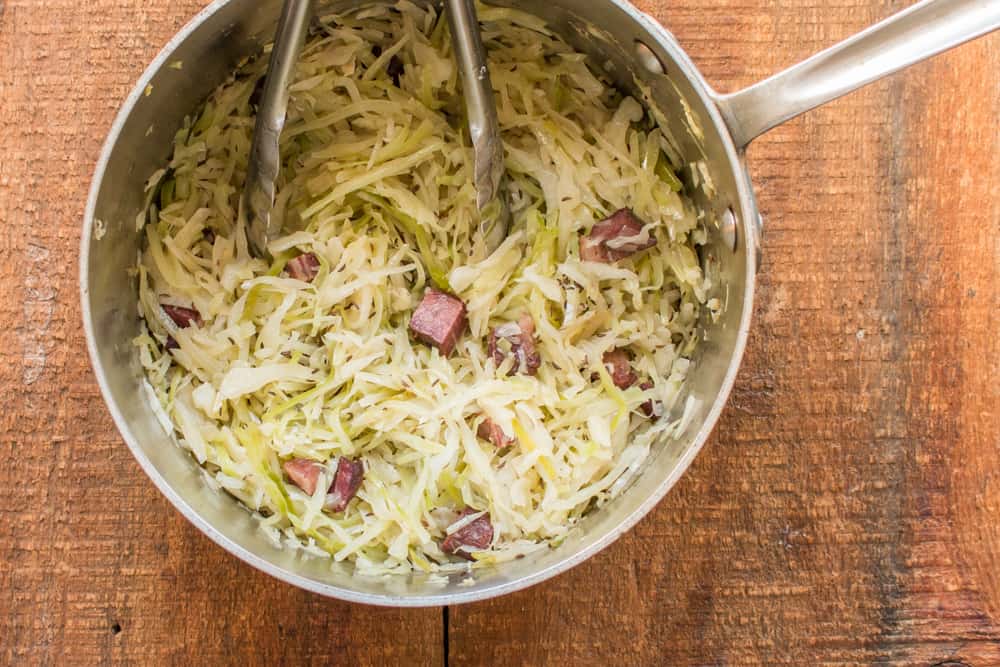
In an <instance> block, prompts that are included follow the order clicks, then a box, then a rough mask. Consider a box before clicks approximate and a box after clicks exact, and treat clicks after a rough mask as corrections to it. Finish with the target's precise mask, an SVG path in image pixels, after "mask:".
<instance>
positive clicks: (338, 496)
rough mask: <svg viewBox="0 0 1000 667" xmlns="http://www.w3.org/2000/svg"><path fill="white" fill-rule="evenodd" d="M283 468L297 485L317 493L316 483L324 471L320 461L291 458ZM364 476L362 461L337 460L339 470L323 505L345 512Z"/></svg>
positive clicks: (310, 493) (333, 510)
mask: <svg viewBox="0 0 1000 667" xmlns="http://www.w3.org/2000/svg"><path fill="white" fill-rule="evenodd" d="M282 469H283V470H284V471H285V474H286V475H288V479H290V480H292V482H293V483H294V484H295V486H297V487H299V488H300V489H302V490H303V491H305V492H306V493H308V494H309V495H310V496H311V495H313V494H314V493H316V485H317V484H318V483H319V476H320V473H322V472H323V466H321V465H320V464H319V463H317V462H316V461H310V460H309V459H291V460H290V461H286V462H285V465H283V466H282ZM364 478H365V466H364V464H363V463H362V462H361V461H354V460H352V459H348V458H345V457H341V459H340V460H339V461H338V462H337V472H336V474H335V475H334V477H333V484H331V485H330V488H329V490H328V492H327V496H326V502H325V503H323V507H325V508H326V509H328V510H330V511H332V512H343V511H344V510H345V509H347V505H348V503H350V502H351V499H352V498H354V496H355V495H357V493H358V489H360V488H361V482H362V481H363V480H364Z"/></svg>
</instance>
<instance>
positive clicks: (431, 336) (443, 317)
mask: <svg viewBox="0 0 1000 667" xmlns="http://www.w3.org/2000/svg"><path fill="white" fill-rule="evenodd" d="M465 321H466V320H465V304H464V303H462V301H461V300H460V299H457V298H456V297H453V296H452V295H451V294H447V293H445V292H441V291H439V290H436V289H434V288H433V287H429V288H428V289H427V291H426V292H425V293H424V299H423V301H421V302H420V305H419V306H417V309H416V310H415V311H413V317H411V318H410V332H411V333H412V334H413V337H414V338H416V339H417V340H420V341H423V342H424V343H427V344H428V345H433V346H434V347H436V348H437V349H438V351H439V352H440V353H441V354H442V355H444V356H446V357H447V356H448V355H449V354H451V351H452V350H453V349H455V343H457V342H458V339H459V337H460V336H461V335H462V332H463V331H465Z"/></svg>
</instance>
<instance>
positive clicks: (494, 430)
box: [476, 417, 514, 449]
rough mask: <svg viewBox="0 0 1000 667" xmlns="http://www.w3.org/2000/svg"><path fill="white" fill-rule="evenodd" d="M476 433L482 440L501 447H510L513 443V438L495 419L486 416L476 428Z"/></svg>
mask: <svg viewBox="0 0 1000 667" xmlns="http://www.w3.org/2000/svg"><path fill="white" fill-rule="evenodd" d="M476 435H478V436H479V437H480V438H482V439H483V440H489V441H490V442H492V443H493V444H494V445H496V446H497V447H499V448H500V449H503V448H504V447H510V446H511V445H513V444H514V438H511V437H510V436H508V435H507V434H506V433H504V430H503V429H502V428H501V427H500V425H499V424H497V423H496V422H495V421H493V420H492V419H490V418H489V417H487V418H486V419H484V420H483V422H482V423H481V424H480V425H479V428H478V429H476Z"/></svg>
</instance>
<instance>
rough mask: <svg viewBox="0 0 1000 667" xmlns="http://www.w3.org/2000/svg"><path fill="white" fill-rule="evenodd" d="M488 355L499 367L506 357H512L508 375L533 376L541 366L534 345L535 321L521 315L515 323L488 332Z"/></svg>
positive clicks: (536, 348)
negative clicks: (513, 361) (512, 362)
mask: <svg viewBox="0 0 1000 667" xmlns="http://www.w3.org/2000/svg"><path fill="white" fill-rule="evenodd" d="M488 349H489V354H490V356H491V357H493V362H494V363H495V364H496V365H497V366H499V365H500V364H502V363H503V362H504V360H505V359H506V358H507V357H513V358H514V360H515V363H514V365H513V366H511V369H510V371H509V372H508V373H507V374H508V375H514V374H516V373H521V374H523V375H535V374H536V373H538V367H539V366H541V365H542V358H541V357H540V356H539V354H538V346H537V345H536V344H535V321H534V320H533V319H531V315H528V314H527V313H525V314H523V315H521V317H520V318H519V319H518V321H517V322H508V323H506V324H502V325H500V326H498V327H495V328H494V329H493V331H491V332H490V338H489V342H488Z"/></svg>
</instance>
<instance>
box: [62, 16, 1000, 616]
mask: <svg viewBox="0 0 1000 667" xmlns="http://www.w3.org/2000/svg"><path fill="white" fill-rule="evenodd" d="M369 4H372V0H365V1H363V2H357V1H355V2H344V1H340V2H337V1H333V2H326V3H319V5H320V9H321V10H323V11H338V10H344V9H347V8H350V7H357V6H362V5H369ZM491 4H498V5H503V6H509V7H516V8H519V9H522V10H526V11H529V12H532V13H535V14H537V15H538V16H540V17H541V18H543V19H544V20H545V21H547V22H548V24H549V25H550V26H551V27H552V28H553V29H555V30H556V31H557V32H559V33H560V34H561V35H562V36H563V37H564V38H565V39H566V40H567V41H569V42H570V43H571V44H573V45H574V46H575V47H576V48H578V49H581V50H582V51H585V52H587V53H588V54H589V55H590V56H591V57H592V58H593V62H594V63H595V65H596V66H598V67H601V68H603V69H605V70H606V71H607V73H608V74H609V75H610V76H611V77H613V78H614V79H615V80H616V82H617V84H618V85H619V86H620V87H621V88H622V89H623V90H625V91H627V92H629V93H630V94H632V95H633V96H635V97H637V98H639V99H642V100H644V101H645V102H646V104H647V105H649V106H651V107H653V108H655V109H658V110H660V111H661V112H662V114H663V118H665V121H664V122H666V123H667V125H668V126H669V129H670V131H671V133H672V134H673V137H674V140H675V142H676V144H677V146H676V147H677V150H678V151H679V152H680V154H681V155H683V158H684V161H685V162H686V164H687V166H686V167H685V169H684V180H685V181H686V186H687V188H688V191H689V192H690V193H691V194H692V195H693V196H694V197H695V199H696V201H697V203H698V205H699V206H700V207H701V208H702V210H703V211H704V213H705V216H706V221H707V223H708V227H709V229H710V234H711V241H710V243H709V244H708V245H707V246H706V247H705V248H704V249H703V252H702V253H701V259H702V261H703V263H704V268H705V270H706V271H708V272H711V273H712V275H713V276H714V277H715V278H716V279H717V280H716V281H715V283H716V284H717V285H718V286H719V287H718V290H719V292H718V294H717V295H716V296H718V298H720V300H721V301H722V302H723V303H724V309H723V311H722V313H721V315H720V316H719V317H718V318H717V319H715V320H708V319H706V320H705V321H704V322H703V324H702V327H703V337H704V343H703V345H702V346H701V348H700V352H699V353H698V356H697V358H696V359H695V365H694V371H693V372H692V373H690V380H689V382H688V384H687V386H686V387H685V392H686V400H685V403H686V404H687V405H689V406H690V407H689V409H688V410H687V411H686V412H685V420H686V421H685V424H684V428H683V430H682V432H681V433H680V436H679V437H677V438H676V439H669V440H667V441H665V442H663V443H662V444H661V446H660V447H658V448H657V449H656V450H655V453H654V454H652V455H651V458H650V459H649V460H648V462H647V464H646V468H645V470H644V472H643V473H642V474H640V475H638V476H637V477H636V479H635V480H634V481H633V482H632V484H631V486H630V487H629V488H628V489H627V490H625V491H624V492H623V493H622V494H621V495H620V496H619V497H617V498H616V499H615V500H613V501H612V502H610V503H608V504H607V505H606V506H605V507H603V508H601V509H600V510H598V511H596V512H593V513H592V514H591V515H590V516H588V517H587V518H586V519H585V520H584V521H582V522H581V524H580V525H579V526H578V527H577V528H576V529H575V530H574V531H573V532H572V533H571V535H570V537H569V538H567V539H566V540H565V541H564V542H563V543H562V544H561V545H559V546H558V547H557V548H553V549H549V550H545V551H543V552H540V553H538V554H536V555H534V556H531V557H528V558H524V559H521V560H517V561H514V562H512V563H505V564H503V565H502V566H497V567H495V568H485V569H482V570H476V571H475V572H474V574H473V575H472V576H471V578H470V577H466V576H454V577H452V578H450V579H448V580H446V581H442V580H439V579H438V578H434V577H428V576H425V575H421V574H413V575H407V576H402V575H400V576H398V577H395V578H383V579H376V578H367V577H363V576H359V575H356V574H355V573H354V572H353V571H352V569H353V568H351V567H350V566H349V565H347V564H344V563H339V564H338V563H333V564H331V563H330V562H329V561H326V560H321V559H316V558H310V557H306V556H303V555H301V554H299V553H297V552H294V551H288V550H280V549H277V548H275V546H274V545H273V544H272V543H271V542H270V541H268V540H267V539H266V538H265V537H264V536H263V535H262V533H261V532H260V531H259V530H257V527H256V523H255V521H256V520H255V519H254V517H253V516H252V515H251V514H250V513H249V512H248V511H247V510H246V509H245V508H243V507H242V506H240V505H239V504H238V503H237V502H236V501H235V500H233V499H232V498H230V497H228V496H226V495H225V494H221V493H219V492H217V491H215V490H213V489H211V488H209V487H208V486H207V485H206V484H205V483H204V482H203V477H202V475H201V474H200V471H199V468H198V466H197V464H196V463H195V462H194V460H193V459H192V458H191V457H190V456H189V455H188V454H187V453H185V452H184V451H183V450H182V449H181V448H179V447H177V446H175V445H174V444H173V441H172V437H171V435H170V434H169V433H168V432H167V431H166V430H165V429H164V427H163V426H162V425H161V422H160V421H159V420H158V419H157V416H156V413H155V411H154V408H153V405H152V402H151V401H150V400H148V399H147V397H146V396H147V395H146V393H145V392H144V391H142V389H141V387H142V370H141V368H140V366H139V363H138V361H137V358H136V352H135V351H134V349H133V346H132V344H131V343H130V341H131V340H132V339H133V338H134V337H135V336H136V334H137V333H138V332H139V327H140V321H139V318H138V315H137V308H136V299H137V286H136V285H135V284H134V281H133V279H132V278H131V277H130V276H131V275H132V273H130V267H134V266H135V263H136V253H137V249H138V244H139V234H138V233H137V231H136V227H135V219H136V216H137V214H138V213H139V211H140V210H141V209H142V206H143V199H144V194H143V186H144V184H145V181H146V179H147V178H148V177H149V176H150V174H152V173H153V172H154V171H155V170H156V169H158V168H159V167H160V166H162V164H163V163H164V162H165V161H166V159H167V153H168V151H169V148H170V145H171V139H172V137H173V135H174V132H175V131H176V130H177V128H178V127H179V126H180V125H181V124H182V122H183V119H184V117H185V115H187V114H190V113H192V112H193V111H194V110H196V109H197V107H198V106H199V104H200V103H201V102H202V101H203V100H204V99H205V98H206V96H207V95H208V94H209V92H211V91H212V90H213V89H214V88H215V87H216V86H218V85H219V84H220V83H222V82H223V81H224V80H225V79H226V77H227V76H229V75H230V74H231V73H232V72H233V71H234V69H235V68H236V67H237V66H238V64H239V63H240V62H241V61H243V60H245V59H246V58H247V57H248V56H253V55H255V54H257V53H259V52H260V51H261V48H262V45H263V44H265V43H266V42H268V41H269V40H270V39H271V38H272V36H273V34H274V29H275V25H276V22H277V18H278V16H279V13H280V10H281V2H280V0H217V1H216V2H213V3H212V4H210V5H209V6H208V7H207V8H206V9H205V10H204V11H202V12H201V13H200V14H199V15H198V16H197V17H196V18H195V19H194V20H193V21H191V23H189V24H188V25H187V26H186V27H185V28H184V29H183V30H181V31H180V33H179V34H178V35H177V36H176V37H174V38H173V39H172V40H171V41H170V43H169V44H167V46H166V48H164V50H163V51H162V52H161V53H160V54H159V55H158V56H157V57H156V59H155V60H154V61H153V63H152V64H151V65H150V66H149V68H148V69H147V70H146V72H145V73H144V74H143V75H142V78H141V79H140V80H139V82H138V84H137V85H136V87H135V89H134V90H133V91H132V93H131V94H130V95H129V97H128V99H127V100H126V102H125V104H124V106H123V107H122V110H121V112H120V113H119V114H118V117H117V119H116V120H115V122H114V125H113V126H112V128H111V132H110V135H109V137H108V139H107V143H106V144H105V146H104V149H103V152H102V153H101V156H100V160H99V162H98V164H97V170H96V174H95V176H94V181H93V185H92V187H91V191H90V199H89V202H88V204H87V208H86V219H85V221H84V226H83V236H82V243H81V256H80V283H81V298H82V306H83V308H82V312H83V319H84V326H85V329H86V335H87V344H88V348H89V352H90V357H91V361H92V363H93V366H94V370H95V372H96V376H97V379H98V382H99V383H100V387H101V391H102V392H103V395H104V398H105V400H106V401H107V404H108V407H109V409H110V411H111V414H112V415H113V417H114V420H115V422H116V424H117V426H118V428H119V430H120V431H121V434H122V436H123V437H124V439H125V441H126V442H127V443H128V446H129V447H130V448H131V450H132V453H133V454H134V455H135V457H136V459H137V460H138V461H139V463H140V464H141V466H142V467H143V469H144V470H145V472H146V473H147V474H148V475H149V477H150V478H151V479H152V480H153V482H154V483H155V484H156V485H157V486H158V487H159V489H160V491H162V492H163V494H164V495H165V496H166V497H167V498H168V499H169V500H170V501H171V502H172V503H173V504H174V505H175V506H176V507H177V509H178V510H180V511H181V512H182V513H183V514H184V515H185V516H186V517H187V518H188V519H189V520H190V521H191V522H192V523H194V524H195V525H196V526H197V527H198V528H199V529H201V530H202V531H203V532H204V533H205V534H206V535H208V536H209V537H210V538H211V539H213V540H214V541H216V542H217V543H218V544H220V545H221V546H222V547H223V548H225V549H227V550H228V551H230V552H231V553H233V554H235V555H236V556H238V557H239V558H241V559H243V560H244V561H246V562H248V563H250V564H251V565H253V566H254V567H257V568H259V569H261V570H263V571H265V572H267V573H269V574H271V575H273V576H275V577H277V578H279V579H282V580H284V581H286V582H288V583H291V584H294V585H296V586H300V587H302V588H305V589H308V590H311V591H315V592H317V593H321V594H323V595H328V596H331V597H336V598H341V599H344V600H350V601H355V602H364V603H370V604H380V605H397V606H427V605H444V604H456V603H462V602H469V601H473V600H480V599H484V598H488V597H493V596H497V595H501V594H504V593H509V592H512V591H515V590H518V589H522V588H525V587H527V586H530V585H532V584H535V583H538V582H540V581H543V580H545V579H547V578H549V577H552V576H554V575H556V574H558V573H560V572H563V571H565V570H567V569H569V568H570V567H572V566H574V565H576V564H578V563H580V562H581V561H583V560H585V559H586V558H588V557H590V556H592V555H593V554H595V553H596V552H598V551H600V550H601V549H603V548H604V547H606V546H608V545H609V544H610V543H611V542H612V541H614V540H615V539H616V538H617V537H619V536H620V535H622V533H624V532H625V531H627V530H628V529H629V528H630V527H632V526H633V525H634V524H635V523H636V522H637V521H639V519H641V518H642V517H643V516H644V515H645V514H646V513H647V512H649V511H650V510H651V509H652V508H653V506H654V505H656V503H657V502H658V501H659V500H660V499H661V498H663V496H664V495H665V494H666V493H667V491H668V490H669V489H670V488H671V487H672V486H673V485H674V483H675V482H676V481H677V480H678V478H679V477H680V476H681V474H683V472H684V471H685V470H686V469H687V467H688V465H689V464H690V463H691V461H692V459H693V458H694V457H695V455H696V454H697V453H698V451H699V450H700V449H701V447H702V445H703V444H704V443H705V440H706V439H707V438H708V435H709V433H710V432H711V430H712V427H713V426H714V425H715V423H716V420H717V419H718V417H719V414H720V412H721V411H722V409H723V406H724V405H725V403H726V399H727V397H728V395H729V392H730V390H731V389H732V387H733V382H734V380H735V378H736V374H737V370H738V369H739V366H740V361H741V359H742V357H743V351H744V347H745V345H746V341H747V334H748V332H749V329H750V315H751V311H752V309H753V298H754V289H755V276H756V273H757V267H758V266H759V263H760V238H761V226H762V221H761V216H760V213H759V211H758V209H757V204H756V202H755V201H754V194H753V188H752V187H751V183H750V179H749V176H748V173H747V169H746V165H745V160H744V151H745V148H746V147H747V145H748V144H749V143H750V142H751V141H752V140H753V139H754V138H755V137H757V136H758V135H760V134H762V133H763V132H766V131H767V130H769V129H771V128H773V127H775V126H776V125H778V124H780V123H782V122H784V121H786V120H788V119H790V118H792V117H794V116H796V115H798V114H800V113H802V112H805V111H807V110H809V109H811V108H813V107H815V106H817V105H819V104H822V103H824V102H827V101H829V100H832V99H834V98H836V97H838V96H840V95H843V94H845V93H847V92H849V91H851V90H854V89H855V88H858V87H859V86H862V85H864V84H867V83H869V82H871V81H874V80H875V79H878V78H880V77H882V76H885V75H887V74H890V73H892V72H894V71H896V70H898V69H900V68H903V67H906V66H907V65H910V64H913V63H915V62H917V61H919V60H922V59H924V58H926V57H929V56H932V55H934V54H937V53H939V52H941V51H944V50H946V49H949V48H951V47H954V46H957V45H958V44H961V43H962V42H964V41H967V40H969V39H972V38H974V37H978V36H980V35H984V34H986V33H988V32H990V31H992V30H995V29H996V28H998V27H1000V2H998V1H997V0H924V1H923V2H919V3H917V4H916V5H914V6H912V7H910V8H909V9H907V10H905V11H903V12H902V13H900V14H898V15H896V16H894V17H892V18H890V19H888V20H886V21H884V22H883V23H881V24H879V25H876V26H875V27H873V28H871V29H869V30H867V31H865V32H863V33H861V34H859V35H857V36H855V37H853V38H851V39H849V40H847V41H846V42H843V43H842V44H839V45H837V46H834V47H833V48H831V49H829V50H827V51H825V52H823V53H821V54H819V55H817V56H814V57H813V58H811V59H809V60H807V61H805V62H803V63H801V64H799V65H796V66H794V67H792V68H791V69H789V70H787V71H785V72H782V73H780V74H778V75H776V76H774V77H772V78H770V79H768V80H766V81H764V82H762V83H759V84H757V85H755V86H752V87H751V88H748V89H746V90H742V91H740V92H737V93H734V94H730V95H721V94H719V93H717V92H715V90H713V89H712V87H711V86H710V85H709V83H708V82H707V81H705V79H704V78H703V77H702V75H701V74H700V73H699V72H698V70H697V68H696V67H695V66H694V64H693V63H692V62H691V60H690V58H688V56H687V55H686V54H685V53H684V50H683V49H682V48H681V47H680V45H679V44H678V43H677V41H676V40H675V39H674V37H673V36H672V35H671V34H670V33H669V32H668V31H667V30H666V29H665V28H664V27H663V26H661V25H660V24H659V23H657V22H656V21H655V20H653V19H652V18H650V17H649V16H646V15H645V14H643V13H642V12H640V11H638V10H637V9H636V8H635V7H633V6H632V5H630V4H629V3H628V2H626V1H625V0H546V2H533V1H531V0H496V1H495V2H491ZM97 221H101V222H97ZM130 281H133V282H130Z"/></svg>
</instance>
